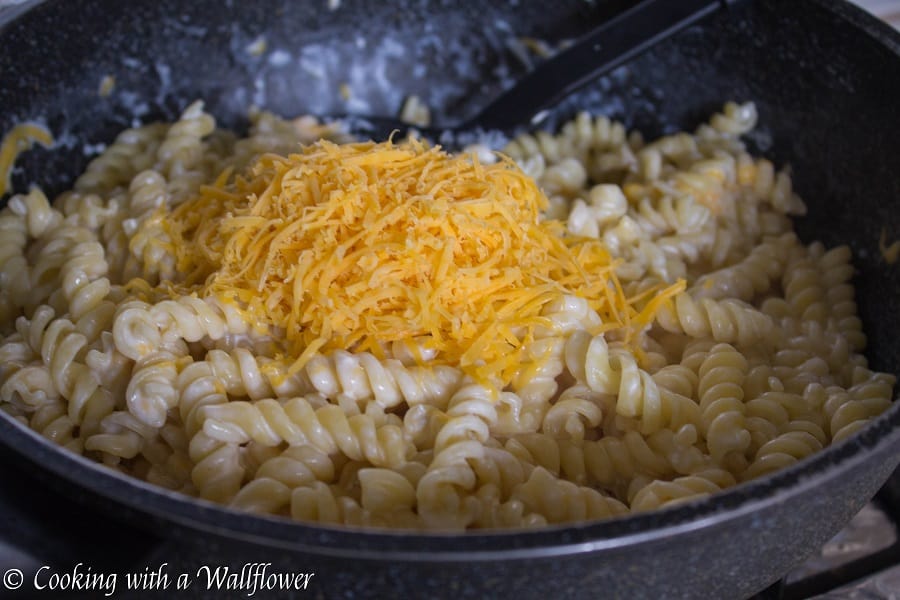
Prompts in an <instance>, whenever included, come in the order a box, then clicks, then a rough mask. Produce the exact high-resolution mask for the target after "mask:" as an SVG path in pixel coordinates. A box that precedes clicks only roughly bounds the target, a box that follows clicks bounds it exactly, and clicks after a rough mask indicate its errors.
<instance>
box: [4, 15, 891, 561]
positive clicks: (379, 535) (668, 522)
mask: <svg viewBox="0 0 900 600" xmlns="http://www.w3.org/2000/svg"><path fill="white" fill-rule="evenodd" d="M811 2H813V3H814V4H817V5H819V6H820V7H822V8H823V9H824V10H825V11H828V12H831V13H833V14H835V15H837V16H838V17H840V18H841V19H843V20H844V21H846V22H847V23H848V25H850V26H852V27H854V28H855V29H856V30H857V32H858V33H859V34H860V35H863V34H865V35H867V36H870V37H871V38H872V39H873V40H875V41H876V42H877V43H879V44H880V45H882V46H883V47H885V48H886V49H887V50H889V51H890V52H891V53H892V54H894V55H896V56H897V57H898V59H900V32H898V31H896V30H894V29H893V28H891V27H890V26H889V25H887V24H886V23H883V22H881V21H879V20H878V19H876V18H875V17H873V16H872V15H870V14H868V13H866V12H865V11H863V10H862V9H861V8H858V7H856V6H853V5H851V4H850V3H849V2H847V1H846V0H811ZM40 4H42V2H40V1H38V2H34V3H29V4H28V8H29V9H30V8H33V7H34V6H38V5H40ZM19 14H21V12H19V13H17V15H16V16H18V15H19ZM8 16H9V15H3V14H2V13H0V27H2V26H3V25H4V24H5V22H6V18H7V17H8ZM0 445H3V446H4V447H5V448H7V449H8V450H9V451H10V452H12V453H14V454H16V455H18V456H20V457H21V458H23V459H24V460H26V461H28V462H29V463H31V464H33V465H35V466H37V467H38V468H41V469H43V470H44V471H47V472H49V473H50V474H52V475H55V476H57V477H59V478H61V479H62V480H63V481H64V482H65V483H67V484H70V485H74V486H78V487H81V488H82V489H84V490H85V491H86V492H90V493H93V494H96V495H98V496H102V497H104V498H105V499H107V500H110V501H112V502H115V503H117V504H122V505H123V506H125V507H127V508H129V509H131V510H134V511H137V512H139V513H142V514H147V515H151V516H153V517H155V518H158V519H162V520H165V521H168V522H172V523H175V524H177V525H179V526H182V527H185V528H187V529H191V530H199V531H203V532H205V533H210V534H214V535H219V536H225V537H228V538H231V539H239V540H241V541H244V542H248V543H253V544H264V545H267V546H269V547H278V548H284V549H289V550H292V551H301V552H310V553H316V554H321V555H330V556H339V557H343V558H348V557H350V558H359V559H371V560H379V561H384V560H405V561H411V562H437V561H471V560H473V559H476V560H486V561H491V560H518V559H528V558H534V557H549V556H569V555H575V554H581V553H589V552H596V551H600V550H605V549H614V548H623V547H627V546H633V545H638V544H642V543H646V542H648V541H651V540H655V539H659V538H661V537H668V536H672V535H676V534H678V533H684V532H688V531H694V530H699V529H704V528H707V527H713V526H716V525H721V524H724V523H727V522H729V521H732V520H734V519H737V518H739V517H740V516H741V515H744V514H747V513H749V512H754V511H757V510H760V509H762V508H764V507H765V506H768V505H770V504H774V503H779V502H783V501H784V500H785V499H786V498H789V497H791V496H794V495H797V494H800V493H802V492H803V491H804V490H805V489H808V488H809V487H810V486H815V485H819V484H820V483H821V482H822V480H823V479H824V480H828V479H830V478H833V477H838V476H840V473H841V472H842V471H843V469H849V468H852V467H853V466H854V465H855V464H857V463H860V462H862V461H864V460H866V458H867V457H868V456H869V455H870V454H879V453H881V454H884V455H886V456H890V455H891V450H892V449H893V455H894V456H896V457H897V458H896V460H897V461H900V401H898V400H894V402H893V406H891V408H890V409H889V410H888V411H887V412H886V413H885V414H883V415H882V416H881V417H879V418H878V419H876V420H875V421H873V422H872V423H870V424H869V425H867V426H866V427H865V428H864V429H863V430H862V431H860V432H859V433H857V434H855V435H854V436H853V437H851V438H850V439H848V440H846V441H844V442H842V443H840V444H837V445H835V446H831V447H828V448H826V449H824V450H822V451H820V452H818V453H816V454H815V455H813V456H811V457H809V458H807V459H805V460H803V461H800V462H799V463H797V464H795V465H792V466H791V467H788V468H787V469H784V470H781V471H778V472H776V473H773V474H770V475H767V476H765V477H762V478H760V479H756V480H753V481H749V482H746V483H742V484H740V485H738V486H735V487H733V488H729V489H727V490H725V491H723V492H721V493H719V494H716V495H714V496H712V497H709V498H704V499H702V500H698V501H694V502H689V503H685V504H683V505H680V506H676V507H672V508H667V509H662V510H658V511H653V512H648V513H642V514H635V515H627V516H624V517H620V518H615V519H609V520H604V521H598V522H590V523H579V524H574V525H566V526H557V527H546V528H541V529H538V530H499V531H495V532H487V533H482V532H467V533H464V534H433V533H410V532H406V531H385V530H374V529H369V530H363V529H351V528H347V527H342V528H335V527H326V526H321V525H316V524H306V523H301V522H294V521H289V520H287V519H283V518H273V517H265V516H259V515H253V514H250V513H244V512H238V511H236V510H233V509H229V508H228V507H226V506H222V505H217V504H213V503H211V502H207V501H204V500H200V499H196V498H192V497H189V496H185V495H182V494H179V493H177V492H171V491H169V490H165V489H163V488H159V487H156V486H153V485H151V484H149V483H147V482H144V481H142V480H138V479H134V478H131V477H128V476H125V475H123V474H120V473H117V472H115V471H112V470H110V469H107V468H104V466H103V465H101V464H98V463H95V462H93V461H90V460H88V459H86V458H84V457H82V456H79V455H76V454H74V453H71V452H67V451H65V450H64V449H61V448H59V447H58V446H56V445H54V444H53V443H52V442H51V441H49V440H47V439H45V438H43V437H42V436H41V435H40V434H39V433H37V432H35V431H32V430H31V429H28V428H26V427H24V426H22V425H21V424H19V423H17V422H15V421H14V420H13V419H12V418H11V417H9V416H8V415H4V416H3V417H2V418H0ZM894 466H896V465H894ZM136 500H137V502H136Z"/></svg>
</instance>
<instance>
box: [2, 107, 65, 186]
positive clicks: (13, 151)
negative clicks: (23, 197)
mask: <svg viewBox="0 0 900 600" xmlns="http://www.w3.org/2000/svg"><path fill="white" fill-rule="evenodd" d="M35 142H37V143H39V144H40V145H42V146H44V147H45V148H47V147H50V146H51V145H52V144H53V136H52V135H51V134H50V132H49V131H47V128H46V127H44V126H43V125H38V124H37V123H28V122H26V123H19V124H18V125H16V126H15V127H13V128H12V129H10V130H9V132H8V133H7V134H6V135H5V136H4V137H3V141H2V142H0V196H3V194H5V193H6V192H7V191H9V190H10V188H11V187H12V180H11V179H12V168H13V165H14V164H15V162H16V159H17V158H18V157H19V155H20V154H21V153H23V152H25V151H26V150H29V149H31V147H32V146H34V143H35Z"/></svg>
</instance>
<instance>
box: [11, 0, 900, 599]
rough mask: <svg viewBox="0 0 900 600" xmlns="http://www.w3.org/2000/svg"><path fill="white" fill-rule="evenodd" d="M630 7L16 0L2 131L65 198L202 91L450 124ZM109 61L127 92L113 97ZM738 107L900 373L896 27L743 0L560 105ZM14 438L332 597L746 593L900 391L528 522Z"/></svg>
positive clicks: (836, 512)
mask: <svg viewBox="0 0 900 600" xmlns="http://www.w3.org/2000/svg"><path fill="white" fill-rule="evenodd" d="M623 4H624V3H621V2H606V3H604V2H602V1H598V2H581V1H565V2H557V3H553V5H552V7H551V5H549V4H547V5H545V3H536V2H522V1H521V0H520V1H518V2H494V3H481V2H478V3H476V2H459V3H450V2H443V1H438V0H435V1H431V0H401V1H398V2H391V3H380V2H379V3H376V2H371V3H367V2H356V1H354V0H343V1H342V2H341V3H340V8H339V9H338V10H336V11H330V10H328V9H327V6H326V3H325V2H324V0H315V1H311V2H290V1H287V0H263V1H257V2H238V1H237V0H235V1H233V2H221V1H212V0H196V1H194V2H191V3H184V2H180V1H177V0H153V1H149V0H132V1H129V2H120V1H117V0H96V1H94V2H80V1H79V2H75V1H69V0H66V1H63V0H57V1H47V2H44V3H25V4H22V5H19V6H17V7H16V8H15V9H14V10H13V11H11V12H7V13H6V14H5V18H6V19H7V20H9V19H10V18H11V16H12V13H18V16H17V18H16V19H14V20H12V21H11V22H8V23H7V24H6V25H5V26H3V29H2V30H0V75H2V82H3V84H2V87H0V131H6V130H8V129H9V128H10V127H11V126H12V125H13V124H15V123H17V122H19V121H21V120H26V119H39V120H42V121H43V122H45V123H46V124H47V125H48V126H49V128H50V129H51V130H52V131H53V132H54V134H55V135H56V137H57V139H58V142H59V143H58V144H57V147H55V148H53V149H52V150H49V151H45V150H40V149H38V150H35V151H33V152H31V153H29V154H28V156H27V157H26V160H24V161H23V162H22V164H23V165H24V168H23V169H21V170H19V171H17V172H16V174H15V177H14V183H15V185H16V187H17V188H18V189H25V186H27V184H28V183H29V182H32V181H39V182H41V183H42V185H44V187H45V189H46V190H47V191H48V192H59V191H61V190H63V189H65V188H66V187H67V185H69V184H70V183H71V182H72V181H73V179H74V177H75V176H76V175H77V174H78V173H79V172H81V171H82V170H83V169H84V167H85V165H86V163H87V161H88V160H89V158H90V156H89V154H90V150H91V148H93V147H96V146H95V145H96V144H98V143H104V142H109V141H111V139H112V138H113V136H114V134H115V133H116V132H117V131H118V130H121V129H122V128H124V127H126V126H130V125H131V124H132V123H136V122H147V121H150V120H153V119H157V118H160V117H166V118H173V117H175V116H176V115H177V114H178V112H179V111H180V110H181V109H182V108H183V107H185V106H186V105H187V104H188V103H189V102H190V101H192V100H193V99H195V98H203V99H205V100H206V102H207V107H208V108H209V110H211V112H212V113H213V114H215V115H216V117H217V118H218V119H219V121H220V122H221V123H224V124H227V125H229V126H234V127H238V128H240V127H241V126H242V123H243V118H244V115H245V114H246V110H247V107H248V106H249V105H250V104H252V103H256V104H258V105H261V106H264V107H266V108H269V109H271V110H273V111H275V112H278V113H280V114H283V115H286V116H292V115H297V114H301V113H308V112H311V113H318V114H336V113H343V112H346V111H347V109H348V108H349V109H350V110H352V111H358V112H363V113H372V114H393V113H395V112H396V111H397V110H398V108H399V106H400V104H401V102H402V100H403V98H404V97H405V96H406V95H407V94H417V95H419V96H420V97H421V98H422V99H423V100H424V101H425V102H426V103H427V104H428V105H430V106H432V107H434V108H435V109H436V110H435V113H436V117H439V118H441V119H443V120H444V121H449V120H452V119H451V117H459V118H464V117H466V116H468V115H470V114H471V113H473V112H474V111H476V110H477V108H478V107H479V106H481V105H482V104H483V103H485V102H486V101H487V99H489V98H490V97H491V95H492V94H494V93H496V92H497V91H498V90H499V89H501V88H502V86H503V85H504V84H507V83H508V82H509V81H511V78H514V77H516V76H517V75H519V74H521V73H522V72H524V69H525V66H524V65H523V64H522V63H521V62H520V60H519V59H517V58H516V57H515V55H514V54H513V53H511V52H510V51H509V49H508V48H507V46H506V43H505V42H506V40H508V39H509V38H511V37H517V36H531V37H538V38H543V39H546V40H549V41H555V40H559V39H562V38H565V37H572V36H575V35H578V34H579V33H580V32H582V31H584V30H585V29H586V28H587V27H588V26H589V25H590V24H592V23H594V22H596V21H597V20H598V19H601V18H604V16H607V15H609V14H612V13H614V12H615V11H616V10H618V9H620V8H621V6H622V5H623ZM261 35H262V36H265V39H266V44H267V52H266V53H264V55H263V56H260V57H256V56H252V55H251V54H249V53H247V52H246V50H245V49H246V47H247V45H248V44H250V43H251V42H253V41H254V40H256V39H257V38H258V37H259V36H261ZM105 75H111V76H113V77H115V81H116V86H115V89H114V91H113V93H112V94H111V95H109V96H108V97H105V98H101V97H98V95H97V89H98V84H99V82H100V80H101V79H102V78H103V77H104V76H105ZM344 82H347V83H350V84H351V85H352V87H353V90H354V97H355V98H356V99H355V101H354V103H353V104H352V105H351V106H349V107H348V106H347V105H345V104H344V103H343V101H342V100H341V98H340V94H339V92H338V89H339V85H340V84H341V83H344ZM727 99H737V100H754V101H755V102H756V103H757V106H758V108H759V113H760V123H761V127H760V128H759V130H758V131H756V132H755V133H754V134H753V136H752V138H751V143H752V145H753V147H754V150H755V151H757V152H760V153H762V154H764V155H766V156H768V157H769V158H771V159H772V160H773V161H775V162H776V163H777V164H790V165H792V167H793V173H794V178H795V186H796V188H797V190H798V191H799V193H800V194H801V195H802V196H803V198H804V199H805V200H806V202H807V204H808V205H809V216H808V217H805V218H803V219H800V220H799V221H798V223H797V227H798V230H799V232H800V234H801V236H802V237H803V238H804V239H805V240H806V241H812V240H814V239H820V240H822V241H824V242H825V243H826V244H830V245H834V244H838V243H849V244H850V245H851V247H852V248H853V251H854V255H855V260H856V265H857V267H858V275H857V277H856V279H855V284H856V286H857V298H858V304H859V308H860V312H861V316H862V319H863V322H864V325H865V328H866V331H867V334H868V337H869V346H868V350H867V355H868V357H869V359H870V363H871V365H872V366H873V367H874V368H877V369H880V370H884V371H888V372H893V373H895V374H896V373H898V372H900V344H898V342H897V335H898V332H900V265H895V266H889V265H887V264H885V262H884V261H883V260H882V259H881V257H880V253H879V250H878V239H879V235H880V234H881V232H882V228H884V229H885V230H886V231H887V233H888V235H889V236H893V237H898V236H900V159H898V158H897V156H898V155H897V146H896V137H897V133H898V132H900V35H898V34H897V33H896V32H894V31H892V30H890V29H889V28H888V27H887V26H885V25H883V24H881V23H878V22H876V21H875V20H874V19H873V18H871V17H869V16H867V15H865V14H864V13H862V12H860V11H859V10H858V9H855V8H853V7H851V6H850V5H849V4H847V3H845V2H840V1H837V0H798V1H796V2H781V1H778V0H759V1H753V0H746V1H743V2H737V3H736V4H735V5H734V6H733V7H732V8H730V9H729V10H728V11H723V12H720V13H718V14H716V15H714V16H713V17H711V18H709V19H707V20H705V21H704V22H702V23H701V24H700V25H698V26H695V27H693V28H691V29H689V30H687V31H685V32H683V33H681V34H679V35H678V36H677V37H675V38H674V39H672V40H670V41H667V42H665V43H664V44H663V45H661V46H659V47H658V48H656V49H655V50H653V51H651V52H650V53H649V54H646V55H644V56H642V57H641V58H639V59H637V60H635V61H633V62H632V63H630V64H629V65H627V66H626V67H623V68H620V69H619V70H617V71H615V72H613V73H612V74H611V75H610V76H608V77H606V78H604V79H602V80H600V81H598V82H597V83H596V84H595V85H593V86H592V87H591V88H589V89H587V90H586V91H585V92H583V93H581V94H579V95H578V96H577V97H575V98H572V99H571V100H570V101H567V102H565V103H564V104H563V105H562V106H560V107H559V111H558V116H560V117H561V118H562V117H565V116H566V115H571V114H572V113H573V111H574V110H575V109H576V108H586V109H589V110H592V111H596V112H604V113H606V114H609V115H611V116H613V117H617V118H621V119H624V120H625V121H626V122H627V123H628V124H629V125H632V126H636V127H639V128H641V129H642V130H643V131H645V132H646V133H648V134H650V135H653V134H658V133H662V132H667V131H673V130H675V129H680V128H693V127H695V126H696V125H697V124H698V123H700V122H701V121H702V120H703V119H705V118H706V117H707V116H708V115H709V114H711V113H712V112H714V111H715V110H717V109H718V108H719V107H720V106H721V105H722V103H723V102H724V101H725V100H727ZM4 201H5V200H4ZM0 449H2V455H3V457H4V460H7V461H17V462H19V463H20V464H23V465H26V468H27V469H28V470H30V471H32V472H33V473H35V474H37V475H38V476H40V477H42V478H43V479H44V480H45V481H46V482H49V483H50V485H52V486H54V488H55V489H56V490H57V491H58V492H59V493H61V494H64V496H63V495H61V496H60V497H61V498H63V497H65V498H67V500H68V501H72V500H77V501H79V502H86V503H89V504H91V505H92V506H95V507H96V508H97V509H98V510H101V511H104V513H105V514H107V515H108V518H109V519H111V520H117V521H120V522H122V523H125V524H128V525H130V526H133V527H136V528H137V529H139V530H141V529H143V530H147V529H149V530H153V531H155V532H156V533H157V535H160V534H162V535H166V536H174V537H176V538H178V539H179V540H181V542H182V543H183V544H185V545H190V546H192V547H195V548H196V547H201V548H202V547H208V548H209V552H211V553H212V552H216V553H218V554H217V555H218V556H224V555H232V556H235V557H241V556H246V557H247V559H248V560H253V561H266V560H268V561H273V562H274V563H275V566H274V568H276V569H277V568H281V569H282V570H284V569H288V568H291V567H296V566H297V565H303V567H304V568H305V569H306V570H315V571H316V573H317V575H316V577H318V581H317V584H318V587H317V589H319V590H321V591H322V593H323V595H327V596H329V597H331V596H338V595H344V596H346V597H362V596H366V595H375V596H380V597H407V596H409V597H442V596H446V597H451V596H452V597H458V596H461V595H463V596H464V595H472V596H503V597H515V596H517V595H522V596H523V597H536V596H547V597H565V596H573V597H576V596H584V597H600V595H602V596H603V597H627V598H633V597H642V596H645V597H663V596H665V597H678V596H685V597H690V596H694V597H704V598H713V597H715V598H736V597H742V596H746V595H749V594H752V593H754V592H756V591H758V590H760V589H762V588H764V587H765V586H766V585H768V584H770V583H771V582H773V581H775V580H776V579H777V578H779V577H780V576H782V575H783V574H784V573H785V572H787V571H788V570H789V569H790V568H791V567H792V565H794V564H796V563H798V562H799V561H801V560H802V559H803V558H804V557H805V556H807V555H808V554H809V553H811V552H813V551H814V550H815V549H816V548H818V547H819V546H820V545H821V544H822V543H824V542H825V541H826V540H827V539H828V538H829V537H830V536H832V535H833V534H834V533H836V532H837V531H838V530H839V529H840V528H841V527H842V526H843V525H844V524H846V522H847V521H848V520H849V519H850V518H851V517H852V516H853V515H854V514H855V513H856V512H857V511H858V510H859V509H860V508H861V507H862V506H863V505H864V504H865V503H866V502H867V501H868V499H869V498H871V496H872V495H873V494H874V493H875V492H876V491H877V490H878V488H879V487H880V486H881V485H882V483H883V482H884V481H885V480H886V479H887V478H888V476H889V475H890V474H891V472H892V471H893V470H894V469H895V468H896V466H897V463H898V462H900V405H895V406H894V407H893V408H892V409H891V410H890V411H888V413H887V414H885V415H884V416H882V417H881V418H879V419H878V420H877V421H876V422H874V423H873V424H872V425H871V426H869V427H867V428H866V429H865V430H864V431H862V432H861V433H860V434H859V435H857V436H855V437H853V438H852V439H851V440H848V441H847V442H845V443H842V444H839V445H837V446H835V447H832V448H829V449H827V450H826V451H824V452H822V453H820V454H818V455H816V456H814V457H812V458H811V459H808V460H805V461H803V462H801V463H799V464H797V465H795V466H794V467H792V468H789V469H787V470H785V471H783V472H779V473H777V474H775V475H773V476H769V477H766V478H763V479H760V480H757V481H753V482H750V483H747V484H743V485H740V486H738V487H736V488H734V489H731V490H729V491H727V492H725V493H722V494H720V495H717V496H715V497H713V498H710V499H707V500H703V501H699V502H694V503H690V504H686V505H683V506H680V507H677V508H673V509H669V510H663V511H659V512H654V513H650V514H643V515H638V516H633V517H628V518H624V519H618V520H613V521H608V522H600V523H593V524H583V525H575V526H568V527H561V528H551V529H546V530H541V531H535V532H528V533H491V534H472V535H461V536H440V535H409V534H394V533H373V532H360V531H351V530H347V529H330V528H324V527H317V526H310V525H302V524H296V523H289V522H285V521H282V520H277V519H268V518H260V517H255V516H251V515H247V514H238V513H235V512H232V511H229V510H227V509H225V508H222V507H218V506H213V505H210V504H207V503H204V502H201V501H197V500H193V499H189V498H186V497H182V496H179V495H177V494H172V493H168V492H166V491H161V490H159V489H155V488H152V487H151V486H148V485H146V484H144V483H142V482H139V481H133V480H130V479H127V478H124V477H121V476H118V475H117V474H114V473H110V472H108V471H106V470H104V469H103V468H101V467H99V466H97V465H94V464H92V463H90V462H88V461H86V460H83V459H81V458H80V457H75V456H70V455H68V454H65V453H63V452H61V451H60V450H58V449H56V448H55V447H53V446H52V445H51V444H49V443H48V442H46V441H44V440H43V439H41V438H40V437H39V436H37V435H36V434H34V433H32V432H30V431H26V430H24V429H22V428H21V427H19V426H18V425H16V424H15V423H13V422H12V421H11V420H9V419H7V418H2V417H0ZM172 559H173V561H174V560H177V557H172Z"/></svg>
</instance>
